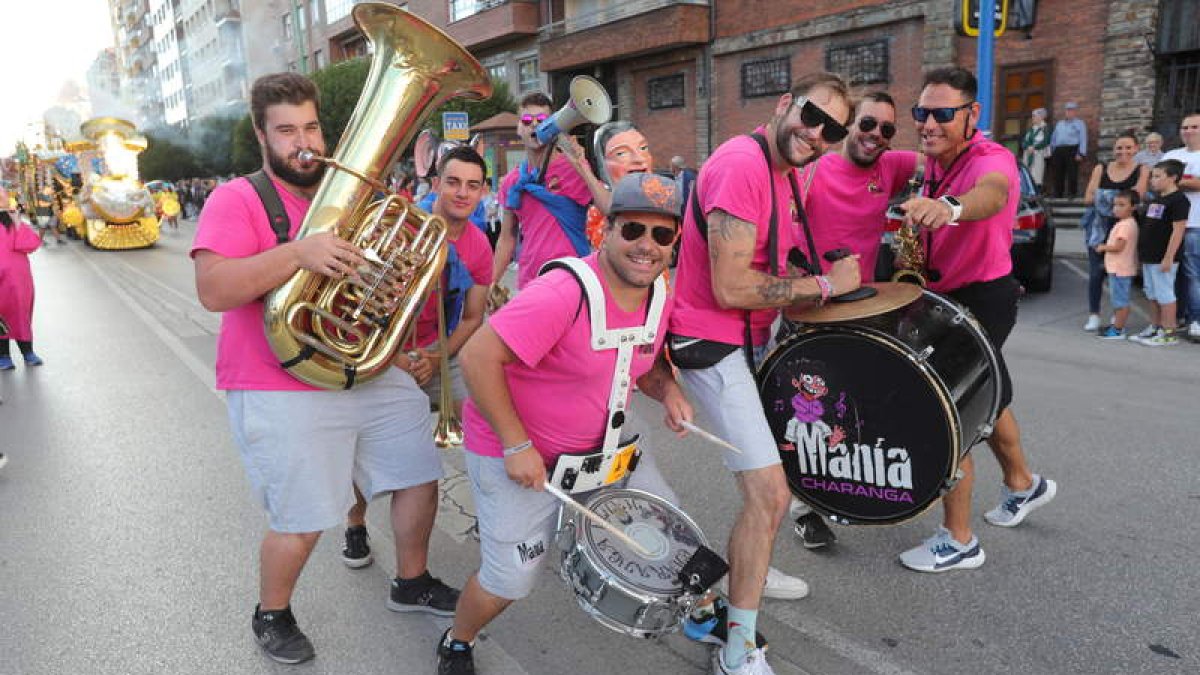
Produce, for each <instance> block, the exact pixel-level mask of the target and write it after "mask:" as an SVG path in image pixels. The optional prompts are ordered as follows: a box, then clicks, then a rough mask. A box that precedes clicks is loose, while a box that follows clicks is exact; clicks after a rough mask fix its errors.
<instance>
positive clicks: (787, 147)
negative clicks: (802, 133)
mask: <svg viewBox="0 0 1200 675" xmlns="http://www.w3.org/2000/svg"><path fill="white" fill-rule="evenodd" d="M801 140H803V141H804V143H805V145H807V146H808V147H809V149H810V150H812V154H811V155H809V156H808V157H795V156H793V155H792V133H791V132H790V131H785V130H784V128H783V125H780V126H779V128H778V129H776V130H775V149H776V150H778V151H779V156H780V157H782V158H783V159H784V160H785V161H786V162H787V163H788V164H791V165H792V166H794V167H796V168H800V167H802V166H804V165H806V164H808V163H809V162H811V161H813V160H815V159H817V158H818V157H820V156H821V153H822V152H823V150H824V149H823V148H819V147H817V146H816V145H813V144H812V143H809V142H808V140H806V139H804V138H803V137H801Z"/></svg>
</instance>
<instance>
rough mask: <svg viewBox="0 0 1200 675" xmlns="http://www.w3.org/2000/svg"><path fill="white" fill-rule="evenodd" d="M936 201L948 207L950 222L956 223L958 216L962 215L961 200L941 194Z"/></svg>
mask: <svg viewBox="0 0 1200 675" xmlns="http://www.w3.org/2000/svg"><path fill="white" fill-rule="evenodd" d="M938 201H939V202H941V203H943V204H945V205H946V206H949V207H950V222H952V223H957V222H958V218H959V216H961V215H962V210H963V205H962V202H960V201H958V199H956V198H955V197H953V196H951V195H942V196H941V197H939V198H938Z"/></svg>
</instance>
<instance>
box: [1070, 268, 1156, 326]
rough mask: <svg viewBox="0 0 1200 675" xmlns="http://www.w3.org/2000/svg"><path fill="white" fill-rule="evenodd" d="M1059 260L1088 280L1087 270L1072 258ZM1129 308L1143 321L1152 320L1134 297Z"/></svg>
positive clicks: (1081, 277) (1131, 292)
mask: <svg viewBox="0 0 1200 675" xmlns="http://www.w3.org/2000/svg"><path fill="white" fill-rule="evenodd" d="M1058 261H1059V262H1060V263H1062V264H1063V266H1064V267H1066V268H1067V269H1069V270H1071V271H1072V272H1074V273H1075V274H1078V275H1079V278H1080V279H1083V280H1084V281H1087V278H1088V273H1087V270H1085V269H1083V268H1082V267H1080V266H1079V265H1077V264H1075V263H1073V262H1071V261H1070V260H1067V259H1066V258H1059V259H1058ZM1132 294H1133V291H1132V290H1131V291H1130V295H1132ZM1129 309H1130V311H1132V312H1133V313H1134V314H1136V315H1137V316H1138V318H1140V319H1141V320H1142V321H1149V320H1150V315H1149V314H1147V313H1146V310H1144V309H1142V308H1141V307H1139V306H1138V305H1137V303H1135V302H1133V298H1130V302H1129Z"/></svg>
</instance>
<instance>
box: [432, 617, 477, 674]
mask: <svg viewBox="0 0 1200 675" xmlns="http://www.w3.org/2000/svg"><path fill="white" fill-rule="evenodd" d="M449 635H450V629H449V628H447V629H446V632H445V633H442V639H441V640H438V648H437V657H438V670H437V671H438V675H475V656H474V653H473V652H474V650H473V649H472V647H471V643H469V642H463V641H462V640H450V641H449V642H447V640H446V638H447V636H449Z"/></svg>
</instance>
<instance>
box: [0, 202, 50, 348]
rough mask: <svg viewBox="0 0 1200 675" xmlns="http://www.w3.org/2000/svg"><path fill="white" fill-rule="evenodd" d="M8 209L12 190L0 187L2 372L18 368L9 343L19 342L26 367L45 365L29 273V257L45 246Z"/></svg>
mask: <svg viewBox="0 0 1200 675" xmlns="http://www.w3.org/2000/svg"><path fill="white" fill-rule="evenodd" d="M8 205H9V201H8V190H6V189H5V188H3V187H0V316H2V317H4V321H5V323H6V324H7V325H8V332H7V333H6V334H4V335H0V370H12V369H13V368H14V366H13V360H12V355H11V352H10V351H9V340H16V341H17V347H18V348H20V350H21V354H22V355H23V356H24V360H25V365H27V366H40V365H42V359H41V358H40V357H39V356H38V355H37V354H35V353H34V351H33V273H32V272H31V271H30V269H29V254H30V253H33V252H34V251H36V250H37V249H38V247H39V246H41V245H42V238H41V237H40V236H38V233H37V232H34V231H33V228H32V227H30V226H29V225H28V224H27V223H25V222H24V221H23V220H21V217H20V216H19V215H18V214H17V212H16V211H12V210H10V209H9V208H8Z"/></svg>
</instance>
